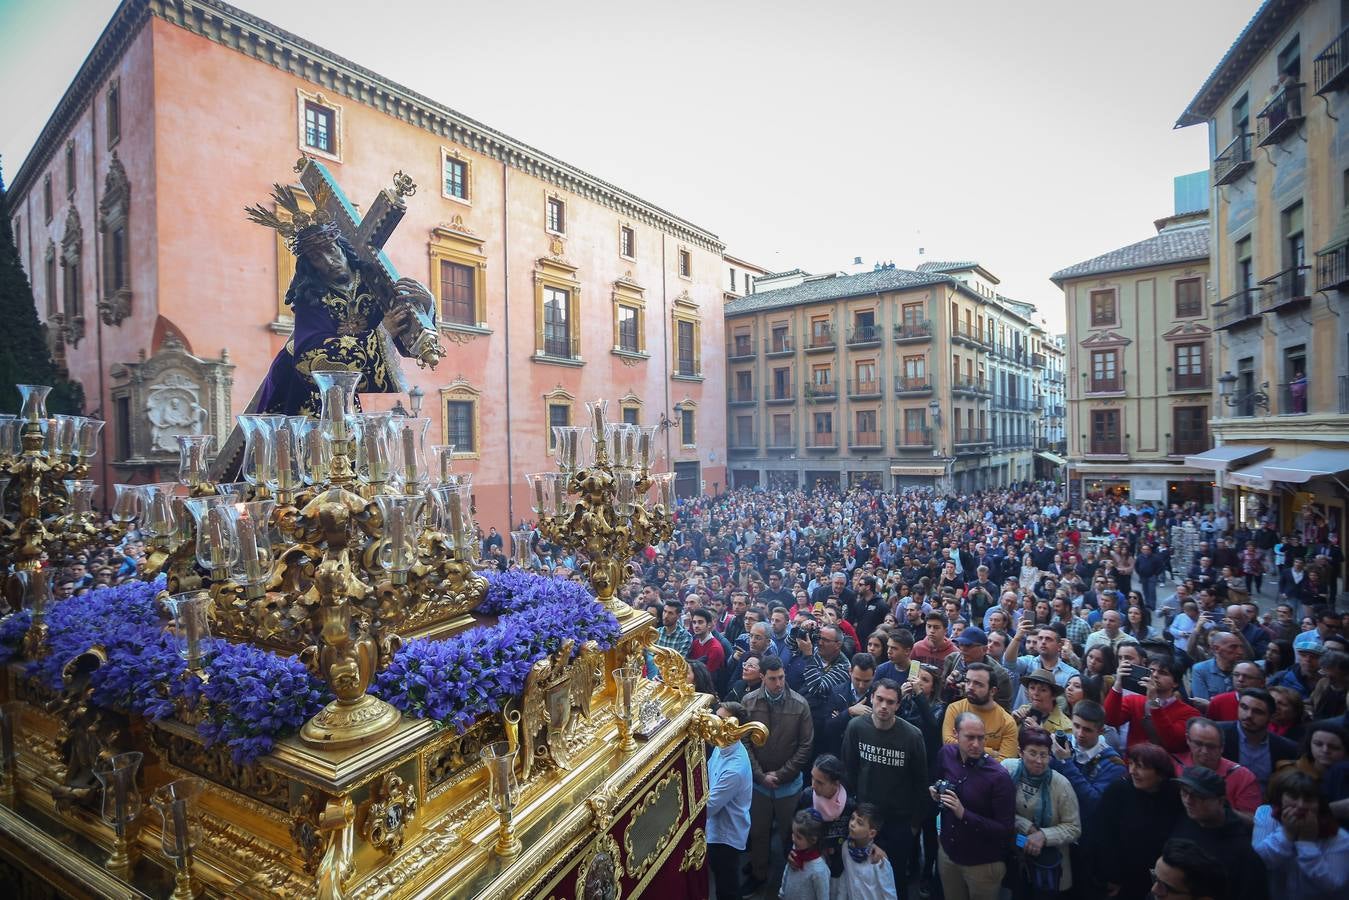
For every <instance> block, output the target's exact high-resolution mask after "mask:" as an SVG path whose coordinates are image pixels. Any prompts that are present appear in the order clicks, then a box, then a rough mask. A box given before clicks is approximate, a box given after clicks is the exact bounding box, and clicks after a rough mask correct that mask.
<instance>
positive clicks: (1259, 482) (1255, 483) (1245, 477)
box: [1227, 459, 1279, 491]
mask: <svg viewBox="0 0 1349 900" xmlns="http://www.w3.org/2000/svg"><path fill="white" fill-rule="evenodd" d="M1277 462H1279V460H1273V459H1271V460H1266V461H1265V462H1260V463H1256V464H1255V465H1253V466H1247V467H1246V468H1244V469H1236V470H1234V471H1231V472H1228V473H1227V480H1228V481H1229V482H1231V483H1232V484H1236V485H1240V486H1241V487H1248V488H1256V489H1258V490H1262V491H1269V490H1273V489H1274V484H1273V483H1272V482H1271V481H1270V480H1269V477H1268V475H1267V474H1266V472H1265V467H1266V466H1272V465H1275V464H1276V463H1277Z"/></svg>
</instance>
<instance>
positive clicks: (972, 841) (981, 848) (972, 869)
mask: <svg viewBox="0 0 1349 900" xmlns="http://www.w3.org/2000/svg"><path fill="white" fill-rule="evenodd" d="M1004 715H1006V713H1004ZM953 727H954V729H955V742H954V743H949V744H945V745H944V746H943V747H942V748H941V750H940V751H938V753H937V766H936V769H937V782H936V783H935V784H933V785H932V787H930V788H929V789H928V792H929V794H930V795H931V797H932V799H933V800H935V801H936V802H937V804H938V809H939V815H940V816H941V818H940V820H939V826H938V827H939V831H940V840H939V843H940V846H941V849H940V852H939V853H938V857H937V871H938V872H939V874H940V876H941V884H942V891H943V893H944V894H945V896H946V900H997V897H998V894H999V892H1000V890H1001V886H1002V878H1003V875H1004V874H1006V871H1007V864H1006V863H1005V862H1004V860H1005V859H1006V858H1007V848H1008V847H1009V846H1010V844H1011V842H1012V835H1013V833H1014V832H1015V831H1016V801H1015V796H1014V793H1013V792H1014V787H1013V785H1012V776H1011V775H1009V774H1008V773H1007V770H1006V769H1004V768H1003V767H1002V765H1001V764H999V763H998V762H997V761H995V760H994V759H993V757H992V756H990V755H989V754H988V753H985V752H984V723H983V721H982V720H981V719H980V718H979V716H977V715H975V714H974V713H973V712H962V713H960V714H958V715H957V717H956V720H955V722H954V724H953ZM1012 742H1013V744H1015V743H1016V734H1015V732H1013V734H1012Z"/></svg>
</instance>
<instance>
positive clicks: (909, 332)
mask: <svg viewBox="0 0 1349 900" xmlns="http://www.w3.org/2000/svg"><path fill="white" fill-rule="evenodd" d="M930 340H932V323H931V322H928V321H926V320H924V321H922V322H900V323H898V324H897V325H895V343H896V344H912V343H917V342H918V341H930Z"/></svg>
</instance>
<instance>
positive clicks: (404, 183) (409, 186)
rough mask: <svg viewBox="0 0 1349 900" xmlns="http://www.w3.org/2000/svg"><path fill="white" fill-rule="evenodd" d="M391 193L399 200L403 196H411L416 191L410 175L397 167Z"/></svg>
mask: <svg viewBox="0 0 1349 900" xmlns="http://www.w3.org/2000/svg"><path fill="white" fill-rule="evenodd" d="M393 193H394V196H395V197H398V198H399V199H400V200H401V199H402V198H403V197H411V196H412V195H413V194H415V193H417V185H416V184H415V183H414V182H413V181H412V177H411V176H410V175H408V174H406V173H405V172H404V171H403V170H402V169H399V170H398V171H397V172H395V173H394V176H393Z"/></svg>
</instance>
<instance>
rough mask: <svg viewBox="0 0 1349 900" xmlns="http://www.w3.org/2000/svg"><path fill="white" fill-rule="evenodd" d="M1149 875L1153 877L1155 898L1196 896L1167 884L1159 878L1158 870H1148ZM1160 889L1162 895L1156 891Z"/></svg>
mask: <svg viewBox="0 0 1349 900" xmlns="http://www.w3.org/2000/svg"><path fill="white" fill-rule="evenodd" d="M1148 874H1149V875H1151V876H1152V884H1153V896H1156V897H1192V896H1194V895H1193V894H1191V893H1190V892H1189V891H1183V890H1181V889H1180V888H1178V887H1175V886H1174V885H1170V884H1167V883H1166V882H1165V881H1162V880H1161V879H1160V878H1158V877H1157V870H1156V869H1149V870H1148ZM1158 887H1160V888H1161V889H1162V890H1161V892H1160V893H1159V892H1158V891H1157V890H1156V888H1158Z"/></svg>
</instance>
